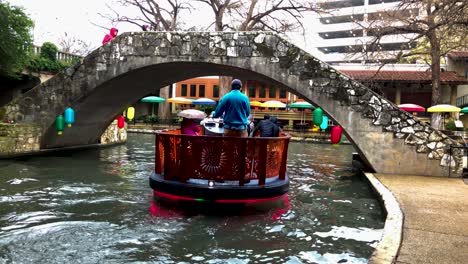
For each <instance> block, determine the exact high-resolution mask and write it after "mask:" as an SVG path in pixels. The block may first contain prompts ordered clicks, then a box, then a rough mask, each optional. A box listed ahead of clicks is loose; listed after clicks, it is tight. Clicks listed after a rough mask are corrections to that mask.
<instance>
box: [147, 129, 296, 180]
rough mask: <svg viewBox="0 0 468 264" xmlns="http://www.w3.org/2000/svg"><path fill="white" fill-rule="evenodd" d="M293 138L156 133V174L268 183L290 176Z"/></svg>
mask: <svg viewBox="0 0 468 264" xmlns="http://www.w3.org/2000/svg"><path fill="white" fill-rule="evenodd" d="M290 138H291V137H290V136H289V135H288V134H285V133H281V135H280V136H279V137H272V138H261V137H248V138H241V137H224V136H219V137H216V136H189V135H181V134H180V130H179V129H175V130H168V131H163V132H160V133H157V134H156V159H155V160H156V166H155V173H156V174H159V175H162V176H163V177H164V180H177V181H180V182H187V180H188V179H202V180H213V181H238V182H239V186H243V185H244V184H245V183H247V182H249V181H251V180H258V184H259V185H264V184H265V181H266V179H267V178H273V177H278V178H279V179H280V180H284V179H285V178H286V162H287V154H288V144H289V139H290Z"/></svg>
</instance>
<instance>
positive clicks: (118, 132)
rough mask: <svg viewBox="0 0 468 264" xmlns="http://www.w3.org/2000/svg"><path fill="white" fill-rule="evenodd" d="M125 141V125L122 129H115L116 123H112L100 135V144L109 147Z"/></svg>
mask: <svg viewBox="0 0 468 264" xmlns="http://www.w3.org/2000/svg"><path fill="white" fill-rule="evenodd" d="M126 141H127V124H125V127H124V128H122V129H119V128H118V127H117V121H113V122H112V123H111V124H110V125H109V127H107V129H106V131H104V133H102V135H101V144H102V145H110V144H116V143H124V142H126Z"/></svg>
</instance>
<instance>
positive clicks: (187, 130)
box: [180, 117, 200, 136]
mask: <svg viewBox="0 0 468 264" xmlns="http://www.w3.org/2000/svg"><path fill="white" fill-rule="evenodd" d="M198 132H200V127H199V126H198V124H197V123H196V122H195V121H194V120H193V119H189V118H185V117H184V118H183V119H182V123H180V133H181V134H182V135H191V136H196V135H198Z"/></svg>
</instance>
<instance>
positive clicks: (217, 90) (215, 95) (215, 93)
mask: <svg viewBox="0 0 468 264" xmlns="http://www.w3.org/2000/svg"><path fill="white" fill-rule="evenodd" d="M213 97H219V86H218V85H213Z"/></svg>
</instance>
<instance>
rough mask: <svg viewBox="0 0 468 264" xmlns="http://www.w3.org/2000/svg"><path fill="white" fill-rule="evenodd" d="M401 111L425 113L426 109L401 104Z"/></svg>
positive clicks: (415, 105)
mask: <svg viewBox="0 0 468 264" xmlns="http://www.w3.org/2000/svg"><path fill="white" fill-rule="evenodd" d="M398 107H400V109H401V110H405V111H407V112H425V111H426V108H424V107H422V106H420V105H417V104H401V105H398Z"/></svg>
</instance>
